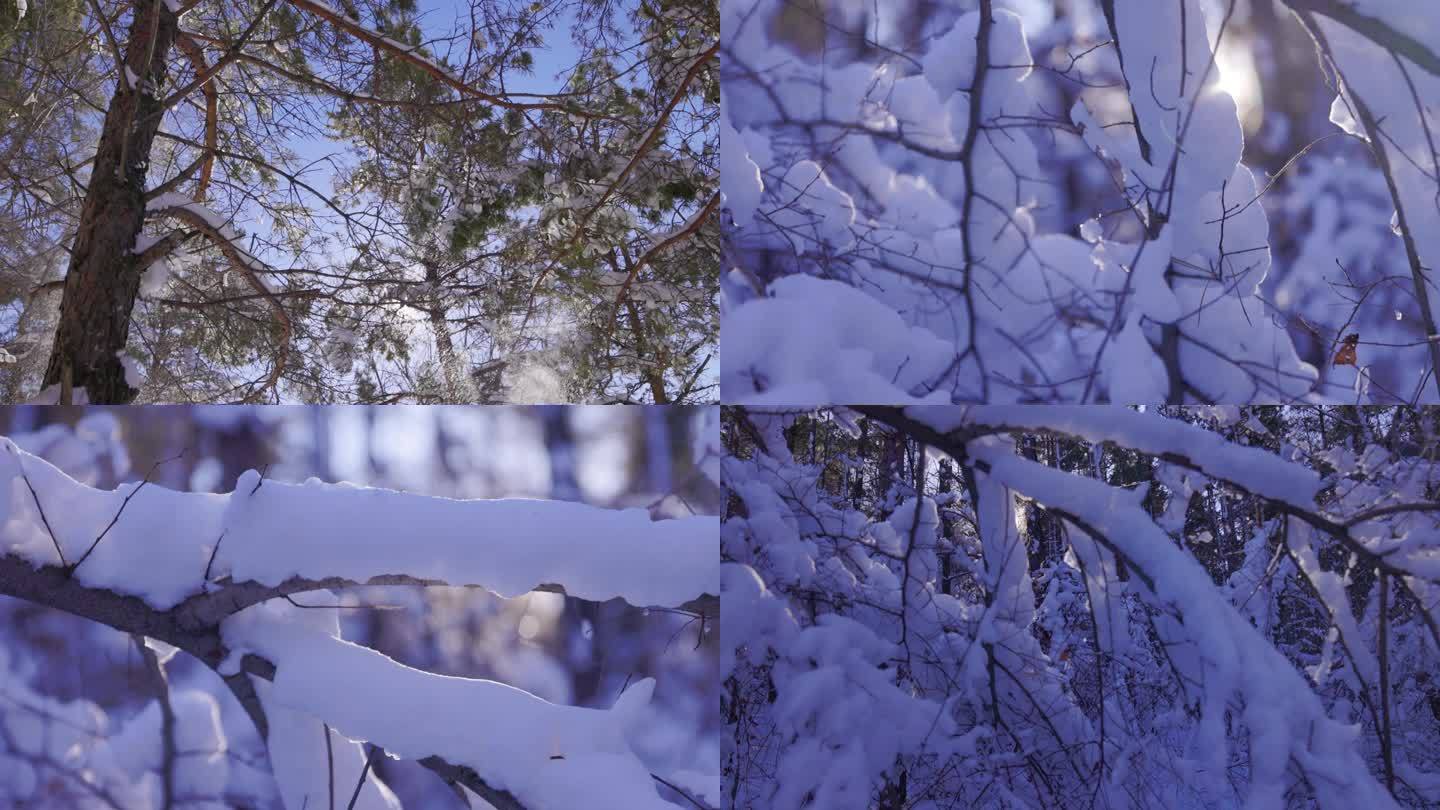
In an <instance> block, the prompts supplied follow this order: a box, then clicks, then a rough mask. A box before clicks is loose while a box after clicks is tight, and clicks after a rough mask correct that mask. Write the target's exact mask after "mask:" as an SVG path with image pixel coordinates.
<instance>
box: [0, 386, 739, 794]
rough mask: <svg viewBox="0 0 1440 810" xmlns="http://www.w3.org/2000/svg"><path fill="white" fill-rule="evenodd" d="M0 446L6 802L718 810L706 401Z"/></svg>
mask: <svg viewBox="0 0 1440 810" xmlns="http://www.w3.org/2000/svg"><path fill="white" fill-rule="evenodd" d="M0 434H3V438H0V482H3V486H0V807H5V808H28V809H33V810H102V809H103V810H172V809H173V810H178V809H179V808H214V809H215V810H219V809H220V808H230V809H231V810H235V809H239V810H322V809H328V810H337V809H338V810H348V809H356V808H363V809H364V810H396V809H397V808H402V807H403V808H424V809H425V810H448V809H449V808H457V809H458V808H498V810H522V809H523V810H572V809H573V808H576V807H592V808H600V809H601V810H645V809H646V808H654V810H663V808H675V807H685V808H718V807H719V806H720V798H719V786H720V779H719V773H718V767H719V766H718V763H719V758H720V747H721V746H720V724H719V722H718V716H717V714H716V712H715V706H716V697H717V692H718V688H719V677H718V664H719V656H718V655H717V650H718V647H719V645H718V635H719V633H718V615H719V604H718V599H717V595H718V587H719V582H718V570H719V568H718V558H717V555H716V550H715V548H716V545H715V543H716V534H717V531H718V518H717V517H716V514H717V512H718V509H719V504H720V489H719V487H718V481H719V463H720V455H721V449H720V447H719V413H718V410H717V409H715V408H709V409H696V408H686V407H680V406H673V407H668V408H640V407H627V408H622V407H593V408H578V407H574V408H554V407H532V408H518V407H517V408H502V407H489V408H473V407H459V406H457V407H424V408H419V407H405V406H390V407H383V408H375V407H364V406H355V407H347V408H339V407H331V408H313V407H303V406H295V407H260V408H243V407H223V408H217V407H212V406H193V407H192V406H173V407H161V406H155V407H147V408H123V409H104V408H96V407H89V408H79V407H74V408H56V407H51V408H33V407H20V408H5V409H0ZM327 482H345V483H327Z"/></svg>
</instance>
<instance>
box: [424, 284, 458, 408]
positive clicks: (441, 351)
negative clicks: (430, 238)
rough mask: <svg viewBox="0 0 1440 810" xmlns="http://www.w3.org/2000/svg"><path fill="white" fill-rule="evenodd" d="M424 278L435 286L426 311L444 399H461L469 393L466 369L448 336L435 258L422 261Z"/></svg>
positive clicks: (447, 316) (432, 286) (431, 286)
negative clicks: (442, 381) (433, 340)
mask: <svg viewBox="0 0 1440 810" xmlns="http://www.w3.org/2000/svg"><path fill="white" fill-rule="evenodd" d="M425 281H426V282H427V283H428V284H429V285H430V288H431V289H432V290H436V292H435V294H434V295H432V296H431V297H430V307H429V309H427V310H426V313H425V314H426V315H428V316H429V317H430V330H431V331H432V332H434V333H435V358H436V360H437V361H439V363H440V375H441V378H442V379H443V380H444V385H445V401H446V402H462V401H464V400H466V399H468V397H467V396H465V394H467V393H468V392H467V391H466V385H465V370H464V369H463V368H461V361H460V358H459V356H458V355H456V353H455V341H454V340H453V339H452V338H451V337H450V325H449V323H448V318H449V313H448V312H447V311H446V307H445V300H444V298H443V297H442V296H441V295H440V293H439V292H438V291H439V289H440V268H439V267H437V266H436V265H435V263H434V262H430V261H427V262H425Z"/></svg>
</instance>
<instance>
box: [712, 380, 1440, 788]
mask: <svg viewBox="0 0 1440 810" xmlns="http://www.w3.org/2000/svg"><path fill="white" fill-rule="evenodd" d="M725 418H726V425H725V431H726V434H725V440H726V446H727V450H728V453H727V456H726V458H725V459H724V461H723V475H722V479H723V484H724V487H725V490H726V492H727V493H728V494H729V495H730V501H729V505H728V506H727V510H726V514H725V515H724V518H723V521H722V524H721V556H722V564H721V568H722V572H721V599H722V603H723V607H724V610H723V613H724V625H723V634H724V636H723V644H722V656H723V660H722V677H723V678H724V679H725V685H724V690H723V692H722V698H721V699H722V712H723V714H724V720H725V723H726V724H727V729H728V731H729V735H728V736H727V739H726V743H725V744H726V749H725V753H724V764H723V769H722V774H723V778H724V780H725V782H724V784H723V786H722V790H723V791H724V794H725V798H726V801H727V802H728V803H729V806H733V807H735V808H737V810H738V808H755V810H759V809H760V808H764V809H765V810H772V809H773V810H791V809H792V808H802V807H826V808H837V810H843V809H844V808H883V809H884V810H892V809H898V808H926V809H927V810H928V809H929V808H943V807H975V808H1007V809H1008V808H1032V807H1064V808H1140V807H1177V808H1188V807H1245V808H1247V809H1248V810H1262V809H1264V808H1312V807H1318V808H1327V809H1330V808H1336V809H1338V808H1357V807H1373V808H1391V807H1417V808H1418V807H1432V806H1434V805H1435V804H1436V803H1437V802H1440V780H1437V778H1436V776H1435V774H1436V773H1437V772H1440V759H1437V750H1440V748H1437V743H1440V684H1437V683H1436V681H1435V677H1434V674H1433V673H1434V671H1435V662H1436V660H1437V655H1440V567H1437V564H1436V561H1437V559H1440V501H1437V500H1436V493H1437V491H1440V466H1437V458H1440V446H1437V444H1436V442H1437V433H1436V428H1437V424H1436V421H1435V420H1436V418H1437V414H1436V413H1434V412H1433V411H1428V410H1427V411H1413V410H1406V409H1379V408H1373V409H1357V408H1354V407H1330V406H1327V407H1321V408H1316V407H1306V408H1299V407H1294V408H1283V409H1282V408H1276V407H1253V408H1246V409H1239V408H1234V407H1229V408H1225V407H1212V408H1193V409H1180V408H1175V409H1168V408H1167V409H1166V410H1165V411H1164V412H1159V413H1157V412H1153V411H1152V412H1139V411H1135V410H1130V409H1127V408H1123V407H1120V406H1089V407H1083V408H1077V407H1069V406H1039V405H1036V406H1030V407H1024V408H1016V407H997V406H955V405H945V406H911V407H908V408H895V407H888V406H870V407H857V408H854V409H853V410H852V409H846V410H837V411H833V412H803V411H793V412H787V411H781V410H765V409H749V408H730V409H727V410H726V417H725Z"/></svg>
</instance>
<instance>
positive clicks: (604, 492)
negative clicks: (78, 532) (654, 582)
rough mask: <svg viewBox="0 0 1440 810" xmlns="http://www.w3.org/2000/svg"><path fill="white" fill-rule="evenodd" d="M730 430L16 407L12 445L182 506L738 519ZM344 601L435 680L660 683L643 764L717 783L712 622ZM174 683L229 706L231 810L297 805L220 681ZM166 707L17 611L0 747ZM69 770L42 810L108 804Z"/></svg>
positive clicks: (436, 801)
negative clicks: (263, 497)
mask: <svg viewBox="0 0 1440 810" xmlns="http://www.w3.org/2000/svg"><path fill="white" fill-rule="evenodd" d="M711 410H712V411H713V409H711ZM707 419H708V421H707ZM717 423H718V420H716V419H715V418H714V414H713V413H708V414H707V413H706V409H704V408H687V407H679V406H671V407H639V406H634V407H631V406H605V407H601V406H596V407H570V406H534V407H467V406H454V407H420V406H414V407H409V406H383V407H368V406H335V407H303V406H297V407H275V406H266V407H258V408H250V407H240V406H149V407H143V408H99V407H84V408H82V407H76V408H61V407H7V408H0V434H3V435H6V436H9V437H10V438H12V439H13V440H14V441H16V443H17V444H19V445H20V446H21V447H22V448H24V449H25V450H28V451H29V452H32V453H35V454H36V455H39V456H41V457H42V458H45V459H46V460H48V461H50V462H51V463H53V464H55V465H57V466H59V467H60V468H61V469H63V470H65V472H67V473H69V474H70V475H71V476H73V477H75V478H76V479H78V480H81V481H84V482H85V483H88V484H92V485H95V486H98V487H102V488H111V487H113V486H114V485H116V484H117V483H120V482H123V481H134V480H139V479H143V478H146V477H147V475H148V477H149V480H150V481H151V482H152V484H158V485H161V486H165V487H169V488H172V489H178V490H192V491H206V492H229V491H230V490H231V489H233V487H234V482H235V479H236V477H237V476H238V475H239V474H240V473H242V472H244V471H245V470H248V469H252V468H254V469H262V470H264V471H265V476H266V477H267V478H271V479H276V480H281V481H303V480H305V479H306V478H309V477H312V476H314V477H318V478H321V479H324V480H327V481H350V482H353V483H356V484H361V485H366V486H382V487H388V488H393V489H401V490H406V491H411V492H417V493H424V494H432V495H443V496H446V497H455V498H498V497H532V498H545V499H558V500H569V501H582V502H586V503H590V504H594V505H598V506H604V507H634V506H639V507H647V508H649V509H651V511H652V513H653V514H655V515H656V516H657V517H660V516H682V515H687V514H694V513H703V514H716V513H717V512H718V498H719V490H718V488H717V487H716V485H715V483H714V480H713V476H707V475H706V474H705V472H706V471H705V470H703V469H702V466H703V465H705V464H712V465H713V464H715V463H718V459H714V458H711V457H710V456H711V455H713V452H714V451H713V450H710V449H708V448H710V447H711V442H709V441H707V440H706V436H705V433H706V432H714V433H716V434H717V435H718V431H717V430H716V429H715V425H716V424H717ZM697 462H700V463H699V464H697ZM405 539H406V538H403V537H397V538H396V542H405ZM576 541H577V542H584V538H583V537H580V538H576ZM717 542H718V541H717ZM717 548H718V546H717ZM717 554H718V550H717ZM343 598H344V600H345V601H346V603H347V604H348V605H353V606H355V609H348V610H345V611H344V612H343V619H342V625H343V627H344V630H345V636H346V638H348V639H351V640H353V641H355V642H357V643H360V644H365V645H367V646H370V647H374V648H376V649H378V650H380V651H382V652H384V653H386V654H387V655H389V656H391V657H393V658H395V659H397V660H399V661H402V662H404V663H406V664H409V665H411V666H415V667H420V668H423V669H426V670H429V671H432V672H438V673H441V674H447V675H461V676H468V677H484V678H491V679H494V680H499V681H503V682H505V683H508V684H511V685H513V686H517V687H520V688H523V689H526V690H528V691H530V692H533V693H535V694H537V695H539V696H541V697H544V698H546V699H547V700H550V701H554V702H557V703H566V704H573V705H582V706H596V707H601V708H608V707H609V706H610V704H611V703H612V702H613V701H614V699H615V697H616V696H617V695H618V694H619V693H620V692H621V691H622V689H623V687H624V685H625V684H627V683H628V682H630V681H632V680H635V679H638V678H642V677H650V676H653V677H655V678H656V679H657V691H656V697H655V700H654V702H653V703H652V706H651V711H650V713H649V717H648V718H647V722H646V723H645V725H644V728H643V731H642V732H641V733H640V734H638V735H637V737H636V738H635V739H634V740H632V743H633V744H634V745H635V747H636V749H637V753H638V754H639V755H640V756H641V758H642V759H643V760H644V761H645V763H646V764H647V765H648V766H649V767H650V768H651V770H652V771H654V772H656V773H660V774H675V773H688V774H691V775H694V774H713V773H717V769H718V762H719V743H718V736H717V735H718V725H719V724H718V720H719V718H718V717H717V715H716V712H715V706H716V705H717V702H718V697H719V696H718V690H719V682H718V672H719V669H718V661H717V656H716V650H717V643H718V637H719V633H718V631H716V632H712V628H711V627H710V626H709V624H708V623H707V622H704V621H701V620H700V619H699V617H697V616H695V615H693V614H689V613H683V612H672V611H668V610H663V609H644V608H637V607H632V606H629V605H626V604H624V603H623V602H620V601H618V600H612V601H610V602H606V603H592V602H584V601H581V600H577V599H571V598H568V597H564V596H559V595H556V594H547V593H532V594H528V595H526V596H522V597H519V598H516V599H508V600H507V599H501V598H499V597H496V596H495V595H493V594H490V593H488V592H486V591H484V590H481V589H478V588H413V587H383V588H380V587H371V588H357V589H352V590H351V591H350V592H347V593H345V594H344V595H343ZM376 605H380V606H382V607H383V609H380V608H375V607H374V606H376ZM168 671H169V673H170V678H171V689H172V694H174V693H175V692H176V691H178V690H187V689H199V690H203V691H205V692H208V693H210V694H211V695H213V696H214V697H215V699H216V700H217V701H218V702H219V704H220V709H221V713H222V718H223V726H224V730H225V732H226V734H225V736H226V738H228V750H227V751H226V752H225V755H226V757H227V758H228V760H229V763H228V766H229V771H230V774H231V778H230V780H229V782H230V786H229V787H228V788H227V791H228V793H227V795H226V796H224V797H222V799H223V801H224V802H225V804H226V805H227V806H230V807H254V808H271V807H278V806H279V805H278V801H277V800H276V798H275V796H274V794H273V785H270V786H269V793H268V794H267V785H266V779H265V776H264V774H265V772H266V771H267V770H268V768H267V767H266V763H265V754H264V748H263V746H262V745H261V743H260V740H259V738H258V736H257V735H256V733H255V731H254V729H253V727H250V726H249V722H248V720H247V719H246V717H245V715H244V713H243V712H242V711H240V709H239V706H238V704H236V703H235V702H234V700H233V698H231V697H230V695H229V692H228V691H227V690H226V689H225V688H224V686H223V684H221V683H220V681H219V679H218V678H217V677H216V676H215V675H214V674H213V673H211V672H210V671H209V670H207V669H205V668H204V667H203V666H201V665H198V664H196V663H195V662H194V661H192V660H188V659H187V658H186V657H185V656H183V655H181V656H177V657H176V658H175V659H174V660H172V661H171V662H170V664H169V667H168ZM152 690H153V687H152V685H151V683H150V681H149V675H148V673H147V671H146V669H145V668H144V666H143V662H142V661H141V659H140V656H139V653H138V651H137V649H136V647H135V644H134V643H133V642H132V640H131V639H130V638H129V637H128V636H126V635H125V634H123V633H119V632H116V631H113V630H111V629H109V628H107V627H102V626H99V625H95V624H92V623H90V622H87V621H84V620H81V619H77V618H75V617H72V616H70V615H68V614H64V613H60V612H57V611H53V610H50V609H47V608H42V607H38V606H36V605H33V604H30V603H28V602H21V601H18V600H13V599H7V598H4V597H0V732H3V731H4V730H5V728H6V727H7V725H8V726H9V727H14V722H15V720H16V718H17V717H21V716H23V717H27V718H29V719H34V717H36V716H39V717H54V716H61V715H64V716H69V717H72V718H73V717H74V716H76V710H75V707H76V706H80V707H83V711H82V712H80V713H79V714H81V715H84V716H87V717H90V716H103V718H104V719H105V722H103V723H96V724H93V729H92V732H91V733H93V734H95V735H97V736H98V735H114V734H116V733H118V732H119V731H120V730H122V729H124V728H125V727H126V726H127V723H128V722H129V721H130V720H132V719H133V718H135V717H136V716H137V715H139V714H140V713H141V711H142V709H144V707H145V706H146V705H147V703H149V702H150V698H151V696H152ZM86 725H87V727H90V726H91V725H92V724H90V723H89V722H88V721H87V723H86ZM3 736H4V735H3V734H0V758H3V755H4V754H5V750H4V749H5V747H6V746H5V744H4V743H5V741H4V739H3ZM61 753H62V754H63V752H61ZM59 758H60V759H64V757H63V756H60V757H59ZM52 764H54V765H57V766H58V767H55V768H54V770H55V771H56V774H55V776H56V778H55V781H54V788H53V789H54V793H53V794H47V795H53V798H54V803H53V804H51V803H44V804H40V805H33V806H37V807H46V808H48V807H65V808H71V807H82V806H84V807H88V806H90V803H91V802H94V801H95V800H96V799H95V795H94V792H93V791H90V790H82V789H79V788H78V787H77V785H78V783H75V784H72V781H73V780H71V779H70V778H68V777H66V776H65V775H64V773H63V772H64V766H63V763H52ZM78 767H79V766H78V765H77V769H78ZM377 767H378V768H379V770H380V774H381V776H382V777H383V778H384V779H385V780H386V781H387V782H389V784H390V785H391V787H392V788H394V789H395V791H396V792H397V794H399V795H400V797H401V798H402V800H404V801H405V803H406V807H422V808H437V809H443V808H450V807H463V806H465V805H463V804H462V803H460V801H459V800H458V799H457V798H456V797H455V795H454V794H453V793H451V792H450V791H449V789H448V788H446V787H445V786H444V785H443V784H442V783H441V782H440V780H439V779H438V778H437V777H435V776H434V775H433V774H431V773H430V772H429V771H426V770H424V769H422V768H420V767H419V766H416V765H414V764H413V763H408V762H395V761H390V760H385V761H383V762H381V763H379V764H378V765H377ZM247 773H248V777H245V778H242V774H247ZM715 779H716V780H718V776H717V777H715ZM662 792H663V788H662ZM670 798H676V797H675V796H674V795H673V794H671V796H670ZM67 802H70V803H67ZM27 806H32V805H27ZM97 806H104V805H103V804H102V805H97Z"/></svg>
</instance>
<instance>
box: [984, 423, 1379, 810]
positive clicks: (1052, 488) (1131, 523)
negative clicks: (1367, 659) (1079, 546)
mask: <svg viewBox="0 0 1440 810" xmlns="http://www.w3.org/2000/svg"><path fill="white" fill-rule="evenodd" d="M970 449H971V452H972V453H974V455H975V457H976V458H977V459H980V460H983V461H984V462H986V463H987V465H988V466H989V471H988V476H989V477H990V478H991V479H992V480H994V481H996V482H998V483H1000V484H1003V485H1004V486H1006V487H1008V488H1010V489H1012V490H1014V491H1015V492H1019V493H1023V494H1026V495H1032V496H1035V497H1037V498H1040V499H1042V501H1043V503H1044V505H1045V506H1047V507H1050V508H1052V509H1055V510H1057V511H1058V512H1060V513H1061V514H1062V516H1064V517H1066V518H1067V519H1070V520H1073V521H1075V522H1077V523H1079V524H1080V525H1081V526H1082V527H1083V528H1084V529H1085V530H1086V531H1087V532H1092V533H1094V534H1095V536H1096V539H1098V540H1101V541H1102V542H1104V543H1105V544H1107V545H1109V546H1110V547H1111V548H1113V549H1114V550H1115V551H1117V552H1118V553H1119V554H1121V555H1123V556H1124V557H1125V559H1126V560H1127V561H1128V562H1129V563H1130V564H1132V565H1133V566H1134V567H1135V569H1136V570H1137V572H1138V573H1139V574H1140V577H1141V579H1142V580H1143V581H1144V582H1145V584H1146V590H1147V591H1148V592H1149V594H1148V595H1149V598H1150V599H1151V600H1152V601H1155V602H1156V603H1157V604H1160V605H1163V606H1165V607H1166V608H1168V609H1170V610H1173V611H1174V612H1175V613H1176V615H1177V616H1178V620H1179V621H1180V622H1181V623H1183V626H1184V627H1185V628H1186V630H1187V632H1188V634H1189V637H1190V638H1192V639H1193V640H1194V645H1195V647H1196V649H1195V650H1194V651H1193V652H1191V651H1185V650H1182V649H1180V648H1176V649H1174V650H1172V656H1174V657H1175V660H1176V662H1177V663H1178V664H1180V665H1182V666H1184V667H1185V668H1187V669H1189V670H1190V675H1191V676H1192V677H1193V678H1194V680H1195V682H1196V683H1197V690H1199V691H1200V692H1201V693H1202V694H1201V706H1202V713H1203V717H1202V719H1201V722H1200V726H1199V728H1198V730H1197V732H1196V735H1197V739H1196V740H1195V743H1196V746H1195V750H1197V751H1203V752H1207V753H1206V756H1208V757H1209V758H1210V763H1209V766H1210V768H1211V769H1213V772H1214V773H1216V774H1221V773H1224V763H1225V758H1224V751H1225V749H1226V745H1225V730H1224V717H1225V714H1226V707H1227V705H1229V703H1230V702H1231V701H1232V700H1234V699H1238V700H1239V702H1240V704H1241V705H1242V706H1243V711H1242V712H1241V714H1240V716H1241V717H1242V718H1243V720H1244V722H1245V724H1246V725H1247V726H1248V727H1249V732H1250V768H1251V785H1250V794H1249V797H1248V800H1247V803H1246V807H1253V808H1262V807H1280V806H1282V801H1283V800H1282V796H1283V794H1284V791H1285V781H1286V780H1285V773H1286V770H1287V769H1288V768H1289V767H1290V764H1291V763H1292V762H1293V763H1295V764H1296V765H1297V766H1298V767H1299V768H1300V769H1301V770H1303V771H1304V773H1305V774H1306V775H1307V777H1308V778H1310V779H1311V780H1312V782H1320V781H1323V782H1324V784H1325V785H1326V788H1325V789H1324V790H1320V791H1318V792H1317V796H1318V797H1319V800H1320V806H1321V807H1322V808H1327V810H1329V809H1330V808H1335V809H1336V810H1339V808H1351V807H1372V808H1388V807H1396V806H1397V805H1396V804H1395V801H1394V799H1393V798H1391V796H1390V795H1389V794H1388V793H1387V792H1386V791H1385V789H1384V787H1382V786H1381V785H1380V784H1379V783H1378V782H1377V781H1375V780H1374V778H1373V777H1371V776H1370V773H1369V771H1368V770H1367V768H1366V766H1365V763H1364V761H1363V760H1362V759H1361V758H1360V756H1359V754H1358V753H1357V752H1356V751H1355V748H1354V747H1353V744H1352V742H1353V738H1354V736H1355V729H1353V728H1347V727H1346V726H1344V725H1342V724H1340V723H1337V722H1335V721H1333V720H1331V719H1330V718H1329V717H1328V716H1327V715H1326V713H1325V709H1324V707H1323V706H1322V705H1321V703H1320V700H1319V699H1318V698H1317V697H1316V695H1315V693H1314V692H1313V691H1312V690H1311V689H1310V688H1309V685H1308V684H1306V683H1305V682H1304V680H1303V679H1301V677H1300V675H1299V674H1298V673H1297V672H1296V671H1295V669H1294V667H1292V666H1291V665H1290V663H1289V662H1288V661H1286V660H1285V658H1284V656H1282V655H1281V654H1280V653H1279V652H1278V651H1277V650H1276V649H1275V647H1274V646H1273V645H1271V644H1270V643H1269V642H1267V641H1266V640H1265V638H1264V637H1263V636H1261V635H1260V633H1259V632H1258V631H1257V630H1256V629H1255V628H1254V627H1253V626H1251V624H1250V623H1249V622H1248V621H1247V620H1246V619H1245V618H1244V617H1243V616H1241V615H1240V613H1239V612H1238V611H1236V610H1235V608H1234V607H1233V606H1231V605H1230V604H1229V603H1228V602H1226V601H1225V599H1224V598H1223V597H1221V596H1220V595H1219V594H1218V593H1217V592H1216V591H1215V588H1214V587H1213V584H1212V583H1211V581H1210V578H1209V575H1208V574H1206V572H1205V570H1204V568H1202V567H1201V565H1200V564H1199V563H1198V562H1197V561H1196V560H1195V559H1194V558H1193V557H1190V556H1188V555H1186V554H1185V553H1184V552H1183V551H1181V550H1180V549H1179V548H1177V547H1176V546H1175V544H1174V543H1173V542H1172V541H1171V540H1170V538H1169V537H1168V536H1167V535H1166V534H1165V532H1164V531H1162V530H1161V529H1160V528H1159V527H1158V526H1156V525H1155V524H1154V522H1153V521H1152V520H1151V519H1150V516H1149V515H1148V514H1147V513H1146V512H1145V511H1144V509H1142V508H1141V507H1140V498H1137V497H1136V495H1135V493H1130V492H1124V491H1117V490H1116V489H1114V488H1112V487H1109V486H1107V485H1105V484H1104V483H1101V482H1099V481H1095V480H1093V479H1089V478H1083V477H1081V476H1077V475H1072V474H1070V473H1066V472H1062V471H1060V470H1055V469H1051V468H1049V467H1045V466H1044V465H1041V464H1037V463H1035V462H1032V461H1028V460H1026V459H1023V458H1020V457H1018V456H1015V455H1013V450H1012V449H1011V448H1010V447H1009V446H1008V445H1007V444H1005V443H1003V442H998V441H995V440H993V439H982V440H980V441H977V442H972V443H971V445H970ZM1140 494H1141V495H1142V496H1143V494H1144V493H1143V492H1141V493H1140ZM1321 777H1324V778H1323V779H1321ZM1217 778H1218V777H1217Z"/></svg>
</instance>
